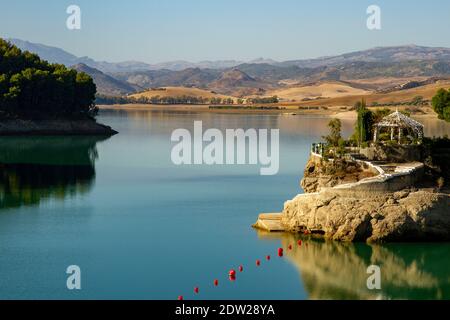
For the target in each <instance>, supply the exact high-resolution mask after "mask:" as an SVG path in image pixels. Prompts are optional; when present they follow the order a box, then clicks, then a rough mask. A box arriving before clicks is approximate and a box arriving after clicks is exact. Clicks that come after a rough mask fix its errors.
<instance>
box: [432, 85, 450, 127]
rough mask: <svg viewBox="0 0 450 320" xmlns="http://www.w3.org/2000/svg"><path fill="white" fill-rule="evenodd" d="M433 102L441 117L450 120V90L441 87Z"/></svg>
mask: <svg viewBox="0 0 450 320" xmlns="http://www.w3.org/2000/svg"><path fill="white" fill-rule="evenodd" d="M431 104H432V105H433V109H434V111H435V112H436V113H437V114H438V116H439V119H442V120H445V121H447V122H450V90H449V91H447V90H445V89H439V90H438V92H437V93H436V95H435V96H434V97H433V99H432V101H431Z"/></svg>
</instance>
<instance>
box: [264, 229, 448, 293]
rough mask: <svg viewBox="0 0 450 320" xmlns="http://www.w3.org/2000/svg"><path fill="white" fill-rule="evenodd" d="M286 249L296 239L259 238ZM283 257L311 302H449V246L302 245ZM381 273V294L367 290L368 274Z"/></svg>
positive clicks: (287, 236)
mask: <svg viewBox="0 0 450 320" xmlns="http://www.w3.org/2000/svg"><path fill="white" fill-rule="evenodd" d="M258 236H259V237H261V238H264V239H272V240H279V241H281V244H282V246H283V247H284V248H288V246H289V245H290V244H296V243H297V241H298V240H299V239H300V238H298V237H297V236H295V235H291V234H268V233H264V232H258ZM303 240H304V242H303V245H302V246H301V247H298V246H297V245H294V246H293V250H292V251H289V250H286V251H285V256H286V259H287V260H288V261H290V262H291V263H292V264H293V265H294V266H295V267H296V268H297V269H298V271H299V274H300V277H301V280H302V283H303V285H304V287H305V290H306V292H307V293H308V295H309V299H314V300H315V299H450V273H449V271H448V266H449V265H450V244H448V243H443V244H389V245H383V246H381V245H367V244H351V243H338V242H332V241H322V240H308V239H303ZM370 265H378V266H380V267H381V279H382V280H381V285H382V289H381V290H374V291H371V290H369V289H367V285H366V282H367V278H368V276H369V275H368V274H367V268H368V267H369V266H370Z"/></svg>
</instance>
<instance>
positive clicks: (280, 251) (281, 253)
mask: <svg viewBox="0 0 450 320" xmlns="http://www.w3.org/2000/svg"><path fill="white" fill-rule="evenodd" d="M304 234H305V235H308V234H311V233H310V232H309V231H305V232H304ZM297 245H298V247H301V246H302V245H303V241H302V240H298V241H297ZM305 247H308V243H306V242H305ZM288 250H289V251H292V250H293V245H292V244H289V245H288ZM278 256H279V257H280V258H282V257H283V256H284V249H283V248H278ZM266 260H267V261H270V260H271V256H270V255H267V256H266ZM260 266H261V260H259V259H257V260H256V267H260ZM239 272H241V273H242V272H244V266H242V265H240V266H239ZM236 276H237V273H236V270H234V269H231V270H230V271H229V272H228V278H229V280H230V281H232V282H234V281H236ZM218 286H219V280H218V279H214V287H218ZM199 292H200V288H199V287H194V293H195V294H196V295H198V294H199ZM178 300H179V301H182V300H184V297H183V296H178Z"/></svg>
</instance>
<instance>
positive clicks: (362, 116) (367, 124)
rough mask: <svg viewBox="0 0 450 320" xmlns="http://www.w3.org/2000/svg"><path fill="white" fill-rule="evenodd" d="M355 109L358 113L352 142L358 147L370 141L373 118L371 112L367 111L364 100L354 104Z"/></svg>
mask: <svg viewBox="0 0 450 320" xmlns="http://www.w3.org/2000/svg"><path fill="white" fill-rule="evenodd" d="M355 109H356V112H357V113H358V120H357V121H356V127H355V132H354V134H353V136H352V140H354V141H356V142H358V145H360V146H361V145H363V144H364V143H365V142H367V141H368V140H370V139H371V136H372V127H373V124H374V116H373V112H372V111H370V110H369V109H367V105H366V101H365V100H364V99H363V100H361V101H360V102H357V103H356V105H355Z"/></svg>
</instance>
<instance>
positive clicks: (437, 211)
mask: <svg viewBox="0 0 450 320" xmlns="http://www.w3.org/2000/svg"><path fill="white" fill-rule="evenodd" d="M357 113H358V120H357V124H356V128H355V134H354V135H353V136H352V137H351V138H350V139H349V140H344V139H342V137H341V136H340V121H339V120H337V119H334V120H332V121H331V122H330V124H329V127H330V135H328V136H326V137H324V139H325V140H326V143H318V144H314V145H313V146H312V148H311V155H310V159H309V162H308V164H307V166H306V168H305V172H304V178H303V179H302V181H301V186H302V188H303V189H304V191H305V193H304V194H299V195H298V196H296V197H295V198H294V199H292V200H289V201H287V202H286V203H285V205H284V209H283V212H282V213H280V214H261V215H260V216H259V219H258V221H257V222H256V224H255V225H254V227H255V228H259V229H263V230H266V231H272V232H280V231H282V232H292V233H304V234H307V235H312V236H319V237H325V238H327V239H332V240H338V241H346V242H352V241H354V242H404V241H448V240H450V193H449V189H448V186H446V181H448V178H449V177H448V174H449V172H450V170H449V169H450V168H449V163H450V140H449V139H448V138H446V137H444V138H433V139H430V138H425V137H423V125H422V124H420V123H419V122H417V121H415V120H413V119H411V118H410V117H408V116H407V115H405V114H403V113H401V112H399V111H396V112H393V113H390V112H389V111H388V110H386V111H384V112H377V113H373V112H371V111H369V110H368V109H367V108H366V106H365V103H364V101H363V102H362V103H360V104H359V106H357Z"/></svg>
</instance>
